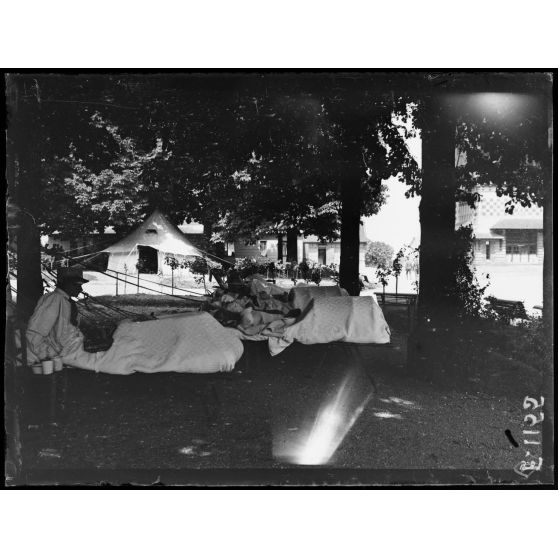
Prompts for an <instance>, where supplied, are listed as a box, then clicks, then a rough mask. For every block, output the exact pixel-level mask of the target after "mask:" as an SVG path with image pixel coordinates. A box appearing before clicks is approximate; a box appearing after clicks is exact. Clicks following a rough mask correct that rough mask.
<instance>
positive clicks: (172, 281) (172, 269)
mask: <svg viewBox="0 0 558 558" xmlns="http://www.w3.org/2000/svg"><path fill="white" fill-rule="evenodd" d="M172 294H174V267H171V295H172Z"/></svg>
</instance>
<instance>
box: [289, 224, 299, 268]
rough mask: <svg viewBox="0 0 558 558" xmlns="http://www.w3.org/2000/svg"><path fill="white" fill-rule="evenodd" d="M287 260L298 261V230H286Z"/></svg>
mask: <svg viewBox="0 0 558 558" xmlns="http://www.w3.org/2000/svg"><path fill="white" fill-rule="evenodd" d="M287 261H289V262H295V263H296V262H298V231H297V230H296V229H289V230H287Z"/></svg>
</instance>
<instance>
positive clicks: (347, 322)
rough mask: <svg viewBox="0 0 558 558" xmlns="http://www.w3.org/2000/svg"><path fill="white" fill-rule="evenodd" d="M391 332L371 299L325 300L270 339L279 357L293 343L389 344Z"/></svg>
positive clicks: (332, 297) (273, 350)
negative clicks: (343, 342)
mask: <svg viewBox="0 0 558 558" xmlns="http://www.w3.org/2000/svg"><path fill="white" fill-rule="evenodd" d="M390 336H391V332H390V329H389V327H388V325H387V322H386V320H385V318H384V314H383V312H382V309H381V308H380V306H379V305H378V303H377V302H376V300H374V298H372V297H364V296H363V297H359V296H325V297H323V298H315V299H313V300H312V301H311V302H310V304H309V305H308V306H307V308H306V309H305V310H304V312H303V314H302V316H301V317H300V319H299V320H298V321H297V322H296V323H294V324H292V325H289V326H288V327H286V328H285V329H284V330H283V331H282V332H281V335H280V336H276V337H270V338H269V350H270V352H271V354H273V355H276V354H278V353H280V352H281V351H282V350H283V349H285V348H286V347H288V346H289V345H290V344H291V343H292V342H293V341H298V342H299V343H303V344H305V345H313V344H315V343H332V342H334V341H345V342H348V343H379V344H384V343H389V342H390Z"/></svg>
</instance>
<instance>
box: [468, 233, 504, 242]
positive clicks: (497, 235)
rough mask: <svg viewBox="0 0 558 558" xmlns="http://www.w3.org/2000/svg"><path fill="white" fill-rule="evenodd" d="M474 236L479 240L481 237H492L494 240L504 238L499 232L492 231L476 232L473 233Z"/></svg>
mask: <svg viewBox="0 0 558 558" xmlns="http://www.w3.org/2000/svg"><path fill="white" fill-rule="evenodd" d="M475 238H477V239H479V240H481V239H483V240H484V239H490V238H494V239H496V240H504V238H506V237H505V236H502V235H501V234H496V233H493V232H492V231H488V232H476V233H475Z"/></svg>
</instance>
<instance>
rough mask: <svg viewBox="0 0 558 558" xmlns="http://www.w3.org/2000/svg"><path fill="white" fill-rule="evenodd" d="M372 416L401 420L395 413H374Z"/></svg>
mask: <svg viewBox="0 0 558 558" xmlns="http://www.w3.org/2000/svg"><path fill="white" fill-rule="evenodd" d="M374 416H375V417H378V418H394V419H399V420H401V419H402V418H403V417H402V416H401V415H398V414H397V413H389V412H388V411H380V412H378V413H374Z"/></svg>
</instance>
